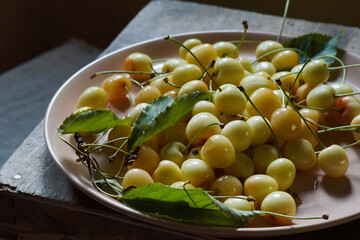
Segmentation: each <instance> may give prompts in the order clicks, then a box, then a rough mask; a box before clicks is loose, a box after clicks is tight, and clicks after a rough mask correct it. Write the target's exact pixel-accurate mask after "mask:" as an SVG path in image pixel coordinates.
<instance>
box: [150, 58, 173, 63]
mask: <svg viewBox="0 0 360 240" xmlns="http://www.w3.org/2000/svg"><path fill="white" fill-rule="evenodd" d="M169 59H170V58H157V59H153V60H152V62H165V61H167V60H169Z"/></svg>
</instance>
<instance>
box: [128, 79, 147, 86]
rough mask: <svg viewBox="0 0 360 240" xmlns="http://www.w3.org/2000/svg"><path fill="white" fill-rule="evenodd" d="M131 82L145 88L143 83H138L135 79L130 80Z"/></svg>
mask: <svg viewBox="0 0 360 240" xmlns="http://www.w3.org/2000/svg"><path fill="white" fill-rule="evenodd" d="M130 81H131V82H133V83H135V84H136V85H138V86H139V87H141V88H144V87H143V85H142V84H141V83H139V82H138V81H136V80H135V79H130Z"/></svg>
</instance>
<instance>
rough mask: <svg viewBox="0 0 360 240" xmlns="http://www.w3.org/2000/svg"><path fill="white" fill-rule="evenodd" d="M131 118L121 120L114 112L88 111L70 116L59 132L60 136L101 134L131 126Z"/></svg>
mask: <svg viewBox="0 0 360 240" xmlns="http://www.w3.org/2000/svg"><path fill="white" fill-rule="evenodd" d="M130 124H131V119H130V118H123V119H120V118H119V117H118V116H117V115H116V114H115V113H114V112H113V111H112V110H107V109H87V110H84V111H80V112H76V113H73V114H71V115H70V116H68V117H67V118H66V119H65V120H64V121H63V123H62V124H61V126H60V127H59V129H58V131H59V133H60V134H66V133H76V132H87V133H92V134H96V133H101V132H106V131H107V130H109V129H110V128H113V127H115V126H119V125H130Z"/></svg>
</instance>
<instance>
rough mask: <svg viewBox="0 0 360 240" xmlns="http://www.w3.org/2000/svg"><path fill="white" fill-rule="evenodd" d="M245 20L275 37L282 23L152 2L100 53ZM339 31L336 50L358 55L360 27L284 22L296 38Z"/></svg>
mask: <svg viewBox="0 0 360 240" xmlns="http://www.w3.org/2000/svg"><path fill="white" fill-rule="evenodd" d="M244 19H245V20H247V21H248V24H249V30H248V31H249V32H251V31H254V32H255V31H257V32H269V33H273V34H278V33H279V31H280V27H281V23H282V18H281V17H277V16H271V15H267V14H259V13H256V12H249V11H242V10H234V9H229V8H223V7H218V6H211V5H204V4H199V3H193V2H182V1H174V0H172V1H169V0H160V1H152V2H150V3H149V4H148V5H146V6H145V7H144V9H143V10H142V11H141V12H139V14H138V15H137V16H136V17H135V18H134V19H133V20H132V21H131V22H130V23H129V24H128V26H127V27H126V28H125V29H124V30H123V31H122V32H121V34H119V35H118V36H117V38H116V39H115V40H114V41H113V42H112V43H111V44H110V46H109V47H108V48H107V49H106V50H105V51H104V52H103V54H106V53H109V52H111V51H114V50H116V49H119V48H122V47H125V46H128V45H131V44H134V43H137V42H141V41H145V40H148V39H152V38H157V37H164V36H167V35H173V34H178V33H184V32H193V31H208V30H240V31H241V30H242V29H243V27H242V21H243V20H244ZM334 22H336V19H334ZM342 30H344V33H343V34H342V36H341V39H340V42H339V47H340V48H342V49H345V50H348V51H352V52H354V53H357V54H359V55H360V29H359V28H355V27H346V26H342V25H337V24H324V23H315V22H310V21H305V20H299V19H292V18H289V19H287V20H286V24H285V28H284V32H283V34H287V35H290V36H294V37H296V36H300V35H303V34H306V33H311V32H319V33H323V34H328V35H332V36H335V35H336V34H338V33H339V32H340V31H342Z"/></svg>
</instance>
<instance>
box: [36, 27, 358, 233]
mask: <svg viewBox="0 0 360 240" xmlns="http://www.w3.org/2000/svg"><path fill="white" fill-rule="evenodd" d="M235 33H238V34H241V33H243V31H238V30H206V31H191V32H184V33H178V34H172V35H170V36H171V37H186V36H192V35H209V34H210V35H211V34H235ZM247 34H251V35H259V36H263V37H265V36H277V35H276V34H274V33H271V32H263V31H251V32H248V33H247ZM281 38H282V39H284V38H286V39H289V38H294V37H293V36H290V35H286V34H283V35H282V36H281ZM162 39H163V37H155V38H152V39H148V40H144V41H140V42H137V43H134V44H131V45H128V46H125V47H122V48H119V49H117V50H114V51H111V52H109V53H106V54H104V55H103V56H101V57H99V58H97V59H95V60H94V61H91V62H90V63H88V64H86V65H85V66H84V67H82V68H81V69H79V70H78V71H76V72H75V73H74V74H73V75H72V76H70V77H69V78H68V79H67V80H66V81H65V82H64V83H63V84H62V85H61V87H60V88H59V89H58V90H57V91H56V92H55V94H54V95H53V97H52V98H51V100H50V102H49V104H48V106H47V108H46V112H45V121H44V127H43V134H44V139H45V145H46V147H47V149H48V151H49V153H50V155H51V158H52V160H53V161H54V162H55V164H56V165H57V167H58V168H60V170H61V171H62V172H63V174H64V175H65V176H66V178H67V179H69V180H70V182H71V183H72V184H73V185H74V186H76V188H77V189H79V190H81V191H82V192H83V193H85V194H86V195H87V196H89V197H91V198H92V199H94V200H96V201H97V202H99V203H101V204H103V205H105V206H107V207H109V208H111V209H113V210H115V211H116V212H118V213H120V214H124V215H126V216H128V217H130V218H136V219H138V220H141V221H143V222H145V223H147V224H150V226H152V227H154V228H156V229H159V226H157V225H156V224H158V223H166V229H171V230H174V231H179V227H182V229H185V231H179V232H185V233H190V234H202V235H210V236H219V237H221V236H222V237H264V236H269V235H270V236H281V235H286V234H289V235H290V234H297V233H303V232H309V231H313V230H320V229H324V228H328V227H333V226H337V225H339V224H342V223H346V222H350V221H352V220H356V219H358V218H359V217H360V211H359V212H354V213H353V214H349V215H347V216H345V217H343V218H340V219H337V220H334V221H331V222H327V221H324V222H321V223H316V224H315V225H288V226H272V227H254V228H246V227H241V228H214V227H206V226H201V225H195V224H188V223H180V222H175V221H170V220H165V219H161V218H158V217H152V216H150V215H147V214H144V213H141V212H139V211H137V210H134V209H132V208H130V207H127V206H125V205H124V204H122V203H119V202H118V201H116V200H115V199H113V198H110V197H108V196H106V195H104V194H101V193H100V192H98V191H97V190H96V189H94V188H88V187H87V186H86V185H84V184H82V183H81V181H80V180H79V178H77V177H75V176H74V175H71V174H70V173H69V172H68V171H66V169H65V167H64V166H63V165H62V164H61V161H60V160H59V159H57V155H56V153H55V151H54V149H53V147H52V145H51V140H50V132H49V131H48V125H49V122H48V119H49V114H50V111H51V108H52V106H53V104H54V102H55V100H56V98H57V96H58V95H59V94H60V92H61V91H62V89H63V88H65V86H66V85H67V84H68V83H69V82H71V81H72V79H74V78H75V77H76V76H77V75H79V74H80V73H81V72H83V71H84V70H85V69H87V68H88V67H90V66H92V65H94V64H97V63H98V62H100V61H102V60H103V59H105V58H108V57H110V56H112V55H115V54H117V53H118V52H122V51H125V50H128V49H131V48H135V47H138V46H141V45H145V44H148V43H151V42H156V41H159V40H162ZM341 50H343V49H341ZM343 51H344V52H346V54H349V55H350V56H352V57H355V58H360V57H359V56H358V55H356V54H354V53H352V52H349V51H346V50H343ZM115 201H116V204H115ZM119 205H122V206H121V209H122V210H123V211H120V210H119ZM184 226H185V227H184ZM204 233H206V234H204Z"/></svg>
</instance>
